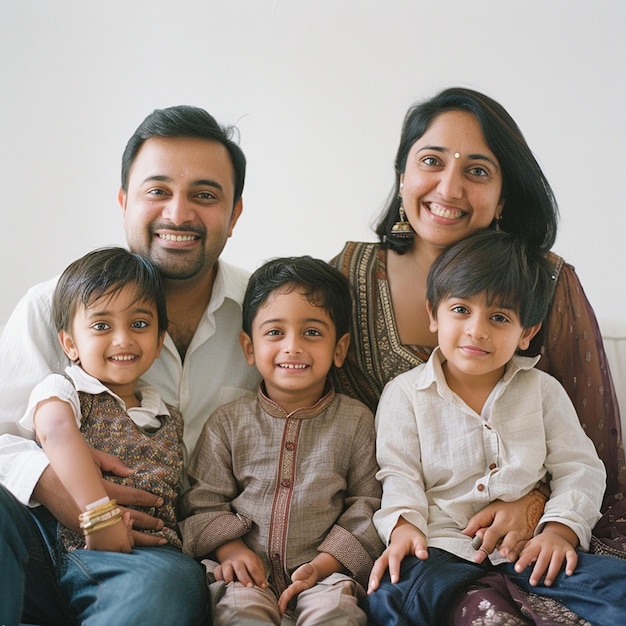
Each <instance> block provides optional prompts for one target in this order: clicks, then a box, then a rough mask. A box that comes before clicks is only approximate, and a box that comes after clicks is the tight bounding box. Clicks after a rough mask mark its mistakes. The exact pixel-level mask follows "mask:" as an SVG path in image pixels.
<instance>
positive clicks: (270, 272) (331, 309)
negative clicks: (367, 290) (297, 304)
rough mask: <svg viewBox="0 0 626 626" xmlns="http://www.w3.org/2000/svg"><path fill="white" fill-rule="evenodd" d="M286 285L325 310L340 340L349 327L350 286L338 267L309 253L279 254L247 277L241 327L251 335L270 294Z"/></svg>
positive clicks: (350, 310) (350, 309)
mask: <svg viewBox="0 0 626 626" xmlns="http://www.w3.org/2000/svg"><path fill="white" fill-rule="evenodd" d="M283 287H285V288H287V289H288V290H289V291H291V290H293V289H297V290H299V291H303V293H304V295H305V297H306V298H307V299H308V300H309V302H311V304H313V305H315V306H318V307H320V308H322V309H324V310H325V311H327V312H328V314H329V316H330V318H331V319H332V320H333V322H334V323H335V331H336V339H337V340H339V339H340V338H341V337H342V336H343V335H345V334H346V333H347V332H348V330H349V328H350V319H351V312H352V296H351V287H350V283H349V282H348V279H347V278H346V277H345V276H344V275H343V274H342V273H341V272H340V271H339V270H337V269H335V268H334V267H332V266H331V265H329V264H328V263H326V261H322V260H321V259H314V258H313V257H310V256H299V257H282V258H276V259H272V260H270V261H268V262H267V263H265V264H263V265H262V266H261V267H259V268H258V269H257V270H256V271H255V272H254V273H253V274H252V276H251V277H250V281H249V282H248V287H247V289H246V294H245V296H244V300H243V330H244V331H245V332H246V333H247V334H248V335H250V336H252V323H253V321H254V318H255V317H256V314H257V312H258V310H259V308H260V307H261V306H263V304H264V303H265V302H266V300H267V299H268V297H269V296H270V294H271V293H273V292H274V291H276V290H277V289H281V288H283Z"/></svg>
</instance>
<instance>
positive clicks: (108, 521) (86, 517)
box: [78, 498, 122, 536]
mask: <svg viewBox="0 0 626 626" xmlns="http://www.w3.org/2000/svg"><path fill="white" fill-rule="evenodd" d="M121 519H122V511H121V510H120V509H119V507H118V506H117V501H115V500H109V498H102V499H101V500H98V501H96V502H93V503H92V504H88V505H87V510H86V511H85V512H84V513H81V514H80V515H79V516H78V520H79V521H80V527H81V529H82V531H83V534H84V535H85V536H87V535H91V534H92V533H97V532H98V531H99V530H102V529H103V528H107V527H108V526H113V524H117V522H119V521H120V520H121Z"/></svg>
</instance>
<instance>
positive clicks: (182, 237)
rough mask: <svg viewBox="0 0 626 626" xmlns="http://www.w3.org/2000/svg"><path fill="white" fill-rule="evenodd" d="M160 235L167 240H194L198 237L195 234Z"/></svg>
mask: <svg viewBox="0 0 626 626" xmlns="http://www.w3.org/2000/svg"><path fill="white" fill-rule="evenodd" d="M159 237H160V238H161V239H165V241H193V240H194V239H195V238H196V236H195V235H159Z"/></svg>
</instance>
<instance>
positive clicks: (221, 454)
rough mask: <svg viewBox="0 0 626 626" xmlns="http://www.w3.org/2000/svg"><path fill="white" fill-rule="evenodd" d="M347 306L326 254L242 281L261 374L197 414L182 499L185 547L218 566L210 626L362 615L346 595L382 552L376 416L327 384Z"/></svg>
mask: <svg viewBox="0 0 626 626" xmlns="http://www.w3.org/2000/svg"><path fill="white" fill-rule="evenodd" d="M350 309H351V297H350V287H349V285H348V283H347V282H346V279H345V278H344V277H343V275H342V274H341V273H340V272H338V271H337V270H335V269H333V268H332V267H330V266H329V265H328V264H327V263H325V262H324V261H320V260H317V259H313V258H311V257H296V258H283V259H276V260H272V261H269V262H268V263H266V264H265V265H263V266H262V267H260V268H259V269H258V270H257V271H256V272H255V273H254V274H253V275H252V277H251V278H250V282H249V284H248V288H247V291H246V295H245V298H244V303H243V332H242V333H241V346H242V348H243V351H244V353H245V355H246V358H247V360H248V363H250V364H255V365H256V367H257V368H258V370H259V372H260V373H261V376H262V378H263V381H262V383H261V385H260V388H259V391H258V394H257V395H256V396H252V397H249V398H243V399H241V400H238V401H235V402H233V403H230V404H227V405H226V406H223V407H221V408H220V409H218V410H217V411H216V412H214V413H213V415H211V417H210V418H209V419H208V421H207V423H206V424H205V426H204V429H203V431H202V434H201V436H200V439H199V441H198V443H197V446H196V449H195V451H194V454H193V456H192V459H191V462H190V469H189V476H190V479H191V484H192V487H191V490H190V491H189V492H187V493H186V494H184V495H183V497H182V503H181V509H182V511H181V512H182V517H183V521H182V522H181V529H182V535H183V550H184V551H185V552H186V553H187V554H190V555H192V556H194V557H196V558H204V557H209V558H211V559H214V560H215V561H217V562H219V564H217V563H213V566H216V567H215V569H214V576H215V578H216V579H217V581H219V584H216V585H217V586H218V587H220V593H221V592H223V595H221V597H219V596H217V597H215V586H216V585H212V596H214V597H213V598H212V601H213V602H214V603H215V601H216V600H218V601H217V603H216V606H215V607H214V615H213V623H214V625H215V626H221V625H222V624H280V623H281V619H282V617H283V615H285V614H286V613H288V615H289V616H292V617H294V618H297V620H298V624H302V625H305V624H320V623H333V624H334V623H336V624H342V625H348V624H365V621H366V618H365V614H364V612H363V611H362V610H361V609H360V608H359V607H358V606H357V598H358V597H359V596H360V597H363V596H364V595H365V592H364V589H363V587H364V586H365V585H366V584H367V579H368V575H369V572H370V569H371V566H372V563H373V560H374V559H375V558H376V557H377V556H378V555H379V554H380V552H381V550H382V545H381V543H380V541H379V539H378V536H377V533H376V530H375V528H374V526H373V523H372V516H373V514H374V511H376V510H377V509H378V507H379V505H380V485H379V483H378V482H377V480H376V478H375V475H376V471H377V469H378V468H377V465H376V460H375V450H374V444H375V433H374V417H373V415H372V413H371V411H370V410H369V409H367V407H365V405H363V404H361V403H360V402H358V401H356V400H353V399H351V398H348V397H347V396H343V395H340V394H335V392H334V390H333V389H332V386H331V385H330V383H329V382H328V380H327V375H328V373H329V371H330V369H331V368H332V367H333V366H334V367H340V366H341V365H342V363H343V360H344V358H345V355H346V350H347V348H348V344H349V341H350V337H349V334H348V325H349V321H350ZM362 586H363V587H362ZM287 619H288V618H287Z"/></svg>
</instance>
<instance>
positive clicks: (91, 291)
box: [52, 247, 168, 333]
mask: <svg viewBox="0 0 626 626" xmlns="http://www.w3.org/2000/svg"><path fill="white" fill-rule="evenodd" d="M128 285H131V286H133V287H134V288H135V302H150V303H154V304H155V306H156V310H157V317H158V324H159V332H161V333H164V332H165V331H166V330H167V325H168V322H167V308H166V303H165V288H164V286H163V279H162V278H161V274H160V272H159V270H158V269H157V268H156V267H155V266H154V265H153V264H152V263H151V262H150V261H148V260H147V259H145V258H144V257H142V256H140V255H139V254H134V253H132V252H129V251H128V250H125V249H124V248H120V247H110V248H99V249H97V250H93V251H92V252H89V253H87V254H86V255H85V256H83V257H81V258H80V259H77V260H76V261H74V262H73V263H70V265H68V266H67V267H66V268H65V271H64V272H63V273H62V274H61V277H60V278H59V281H58V283H57V286H56V288H55V290H54V296H53V300H52V318H53V320H54V324H55V327H56V329H57V330H65V331H66V332H70V331H71V326H72V321H73V320H74V317H75V315H76V311H77V308H78V306H79V305H82V306H84V307H87V306H90V305H91V304H92V303H93V302H95V301H96V300H98V299H99V298H101V297H103V296H106V297H112V296H114V295H116V294H118V293H119V292H120V291H121V290H122V289H123V288H124V287H126V286H128Z"/></svg>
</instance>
